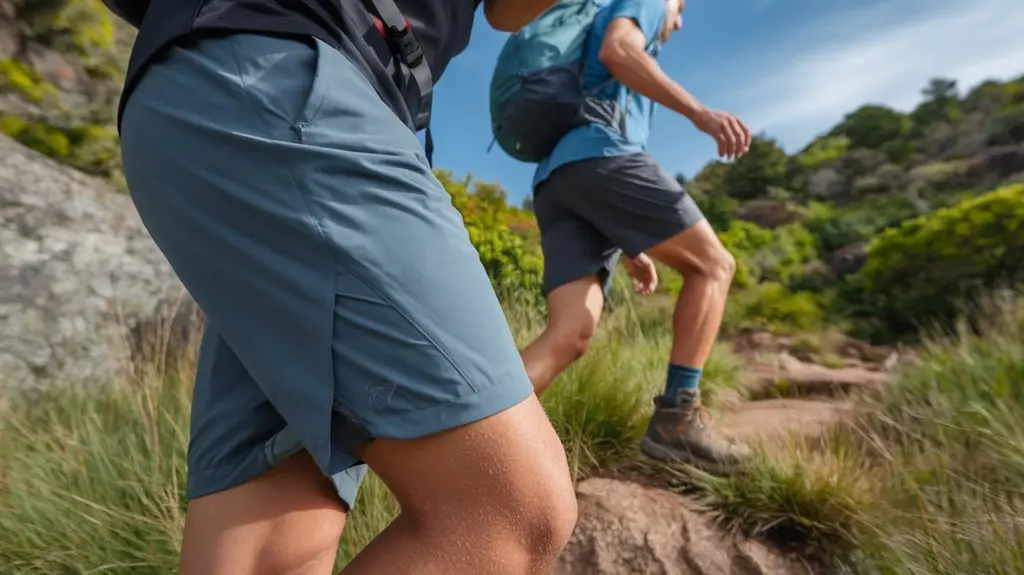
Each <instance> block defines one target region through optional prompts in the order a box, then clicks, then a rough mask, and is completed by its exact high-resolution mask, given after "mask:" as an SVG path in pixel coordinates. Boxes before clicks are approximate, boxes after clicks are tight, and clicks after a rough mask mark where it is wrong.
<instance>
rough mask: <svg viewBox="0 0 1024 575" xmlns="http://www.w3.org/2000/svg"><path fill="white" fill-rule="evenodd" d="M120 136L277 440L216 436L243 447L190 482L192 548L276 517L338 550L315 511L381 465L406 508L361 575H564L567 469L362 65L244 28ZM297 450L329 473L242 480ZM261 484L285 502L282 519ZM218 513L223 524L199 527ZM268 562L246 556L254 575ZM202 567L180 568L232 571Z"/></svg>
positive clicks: (146, 210)
mask: <svg viewBox="0 0 1024 575" xmlns="http://www.w3.org/2000/svg"><path fill="white" fill-rule="evenodd" d="M182 78H188V79H189V82H183V81H181V79H182ZM122 142H123V154H124V156H125V166H126V168H125V171H126V177H127V179H128V183H129V186H130V189H131V191H132V196H133V199H134V200H135V203H136V206H137V207H138V209H139V212H140V214H141V215H142V217H143V221H144V222H145V223H146V225H147V228H148V229H149V230H150V232H151V233H152V235H153V237H154V239H155V240H156V242H157V244H158V245H160V247H161V249H162V250H163V252H164V254H165V255H166V256H167V259H168V261H169V262H170V263H171V265H172V266H173V267H174V269H175V271H176V272H177V273H178V276H179V277H180V278H181V279H182V282H183V283H184V284H185V285H186V287H188V289H189V291H190V293H191V294H192V295H193V297H194V298H195V299H196V301H197V302H198V303H199V305H200V306H201V307H202V308H203V310H204V312H206V316H207V318H208V320H209V321H210V324H211V325H212V326H214V328H215V329H216V331H217V333H218V334H220V336H221V337H222V338H223V340H224V341H225V342H226V343H227V344H228V345H230V348H231V350H232V351H233V352H234V353H235V354H236V355H237V358H238V359H239V361H240V363H241V364H243V365H244V366H245V368H246V370H247V371H248V372H249V373H251V374H252V377H253V380H254V381H255V382H256V383H257V385H258V386H259V389H260V391H261V392H262V393H263V395H264V396H265V397H266V399H267V402H268V404H269V407H268V408H267V416H268V417H271V414H272V416H273V417H276V418H277V421H278V422H279V423H282V424H283V426H282V427H281V431H280V432H278V433H277V434H273V435H271V434H269V433H268V434H266V435H257V434H253V433H250V432H249V431H250V430H248V429H245V430H234V429H230V428H214V427H212V426H211V427H210V428H208V430H207V433H206V434H204V435H205V436H206V437H220V436H224V435H228V434H231V433H238V434H240V435H241V436H243V437H246V438H247V439H246V441H244V442H241V443H237V444H236V448H234V449H233V450H232V452H231V453H230V454H228V455H227V456H225V457H224V458H223V465H221V466H218V467H217V468H216V469H204V468H203V466H201V465H195V466H192V467H191V468H190V470H189V473H190V476H191V477H190V484H191V483H194V482H195V481H193V479H198V477H200V476H205V475H206V474H208V477H209V479H210V482H209V483H208V485H211V487H207V488H206V489H207V490H209V491H210V493H208V494H206V495H205V496H204V497H201V498H200V497H198V496H197V497H196V498H195V499H194V500H193V501H192V502H191V503H190V510H191V511H192V512H193V513H195V515H190V516H189V517H188V518H187V520H186V523H188V527H187V531H188V533H189V539H190V541H189V542H188V544H187V545H186V548H187V549H201V545H200V543H198V542H197V543H196V544H195V545H193V544H192V541H193V540H196V539H198V538H199V537H200V534H201V535H202V536H204V537H209V538H211V539H212V540H216V539H219V540H221V541H227V540H229V539H230V537H231V533H230V531H231V530H232V529H235V528H237V527H233V526H238V525H246V527H244V528H239V529H249V525H248V523H249V522H250V521H251V520H252V509H256V508H259V507H264V506H266V507H268V510H267V511H265V515H264V517H269V518H271V519H272V520H273V521H274V522H276V524H277V525H280V526H282V528H286V529H287V533H285V534H281V533H280V532H279V533H278V535H280V536H281V537H288V538H291V537H296V538H301V537H303V536H306V537H309V538H310V539H311V540H314V541H319V543H317V544H316V545H314V547H316V548H319V549H322V550H323V551H324V552H325V553H326V552H327V548H328V545H327V542H328V541H332V542H333V543H332V545H336V537H335V536H334V535H335V534H336V533H337V532H338V529H339V528H340V524H335V523H333V522H332V521H328V520H324V521H323V522H318V521H316V520H311V521H302V520H301V519H302V518H303V510H304V509H307V508H308V507H310V506H312V507H315V508H317V509H328V508H333V509H334V511H335V515H334V516H335V517H337V510H338V504H337V503H336V502H332V503H328V500H325V495H326V494H328V493H329V491H325V489H327V488H329V487H330V481H329V480H337V479H338V478H339V477H344V476H345V473H346V472H348V471H350V470H353V469H358V468H359V467H358V464H359V463H360V459H361V458H365V459H367V460H369V461H372V462H373V465H374V466H376V467H378V468H379V470H380V474H381V476H382V477H383V478H384V479H385V481H386V482H387V483H388V485H389V487H390V488H391V489H392V490H393V491H394V492H395V493H396V494H397V495H398V496H399V499H400V500H402V501H403V502H404V503H405V504H406V505H407V506H410V507H411V509H410V510H409V513H408V514H406V513H403V518H402V519H400V520H399V521H398V522H397V523H396V527H394V528H391V529H389V531H388V533H389V535H387V536H386V541H389V542H390V544H389V545H388V546H386V547H385V546H382V545H380V544H376V545H373V546H371V548H370V549H368V550H367V551H366V553H367V555H366V556H365V557H361V558H359V559H357V563H356V564H355V565H353V567H352V569H351V571H350V572H352V573H359V572H366V571H360V570H366V569H369V570H370V571H372V572H387V573H411V572H417V573H446V574H452V575H459V574H461V573H467V574H469V573H474V574H475V573H481V572H491V573H508V574H510V575H512V574H517V575H518V574H525V573H533V572H544V571H545V570H546V569H550V567H551V564H552V563H553V561H554V558H555V555H556V554H557V552H558V551H559V550H560V549H561V547H562V546H563V545H564V543H565V541H566V540H567V539H568V536H569V533H570V532H571V530H572V527H573V525H574V522H575V509H576V508H575V498H574V494H573V490H572V484H571V480H570V477H569V471H568V466H567V464H566V461H565V454H564V452H563V451H562V448H561V445H560V443H559V441H558V438H557V436H556V435H555V433H554V430H553V429H552V428H551V425H550V423H548V422H547V420H546V419H545V418H544V417H543V414H542V413H541V412H540V408H539V405H538V403H537V400H536V398H535V396H534V395H533V393H532V386H531V385H530V382H529V379H528V377H527V376H526V373H525V370H524V369H523V363H522V360H521V358H520V356H519V354H518V351H517V350H516V348H515V343H514V340H513V339H512V334H511V332H510V330H509V329H508V326H507V324H506V323H505V317H504V314H503V312H502V310H501V307H500V305H499V303H498V301H497V299H496V297H495V296H494V291H493V289H492V288H491V286H490V282H489V281H488V279H487V276H486V274H485V272H484V269H483V267H482V265H481V264H480V260H479V255H478V254H477V252H476V250H475V249H474V248H473V246H472V245H471V244H470V242H469V236H468V234H467V232H466V229H465V227H464V225H463V222H462V219H461V217H460V216H459V214H458V212H457V211H455V209H454V208H453V206H452V203H451V198H450V196H449V195H448V194H447V192H445V191H444V189H443V188H442V187H441V185H440V183H439V182H438V181H437V180H436V178H434V177H433V175H432V173H431V170H430V168H429V166H428V165H427V163H426V159H425V157H424V155H423V153H422V149H421V147H420V146H419V143H418V142H417V140H416V138H415V135H414V134H412V132H411V131H409V130H408V129H407V128H406V127H405V126H404V125H402V124H401V123H400V121H399V120H398V119H397V117H396V116H395V115H394V114H393V113H392V112H391V111H390V110H388V109H387V108H386V107H385V106H384V104H383V103H382V102H381V101H380V99H379V98H378V97H377V96H376V93H375V92H374V90H373V88H372V87H370V86H369V84H368V83H366V82H365V81H364V80H363V79H362V77H361V76H360V75H359V73H358V72H357V71H356V69H355V68H354V66H352V64H351V63H350V62H348V61H347V60H346V59H344V58H343V57H342V56H341V55H340V54H338V53H337V52H335V51H333V50H331V49H330V48H328V47H326V45H324V44H322V43H320V42H316V43H315V44H313V45H310V44H306V43H303V42H298V41H293V40H286V39H281V38H268V37H260V36H250V35H234V36H229V37H223V38H216V39H207V40H201V41H199V42H196V43H193V44H191V45H189V47H188V48H186V49H181V48H175V49H172V50H171V51H170V54H169V55H168V57H167V58H165V59H164V60H162V61H161V62H159V63H157V64H155V65H154V66H153V67H152V68H151V69H150V70H149V71H148V72H147V74H146V76H145V77H144V78H143V79H142V81H141V82H140V84H139V86H138V88H137V89H136V91H135V92H134V94H133V96H132V98H131V99H130V100H129V102H128V106H127V109H126V111H125V120H124V128H123V135H122ZM538 414H540V416H539V417H538ZM215 429H216V430H219V431H217V432H215V431H214V430H215ZM527 430H528V431H529V433H527ZM517 435H521V436H517ZM196 437H198V436H196ZM294 442H297V444H298V445H300V446H301V447H302V448H304V449H305V452H308V454H309V459H310V460H312V462H314V463H315V466H309V465H302V464H301V461H302V460H301V457H302V456H299V459H298V461H297V462H296V464H295V467H294V468H291V467H288V466H285V467H279V468H278V469H279V470H281V471H280V475H291V474H294V477H290V478H289V479H288V480H287V481H285V480H283V479H281V478H280V476H279V475H278V473H277V472H273V473H264V474H263V475H261V476H260V477H259V478H257V476H254V475H252V474H251V473H249V471H251V469H250V468H249V467H247V466H248V462H250V461H255V462H257V463H259V462H263V464H264V465H265V464H266V462H268V461H271V460H273V459H276V458H277V455H275V454H278V453H279V452H285V453H286V452H288V451H289V450H290V449H291V446H292V445H293V443H294ZM197 445H199V443H198V442H197V441H196V439H195V438H194V439H193V446H197ZM488 450H489V451H490V453H491V456H490V457H488V456H487V451H488ZM420 453H423V454H427V455H429V457H426V456H424V457H420V458H417V454H420ZM400 457H401V458H405V457H408V458H409V459H408V460H402V461H396V460H394V459H395V458H400ZM314 467H315V470H316V472H317V473H314V472H313V470H314ZM412 472H415V473H417V474H418V476H415V477H414V476H406V474H408V473H412ZM441 476H443V477H444V480H445V481H448V482H449V483H450V484H451V485H452V486H453V488H452V489H449V490H448V491H442V490H441V488H440V487H439V485H438V481H439V480H440V479H439V478H440V477H441ZM273 480H277V482H276V483H263V482H264V481H267V482H269V481H273ZM336 482H337V481H336ZM214 483H215V484H216V487H212V485H213V484H214ZM261 483H263V485H272V486H279V485H280V484H282V483H287V485H288V486H289V487H290V488H291V489H292V492H291V493H289V494H288V496H287V497H283V496H281V497H278V498H277V501H276V502H275V505H273V506H267V505H266V500H265V499H264V497H265V493H266V491H267V489H265V488H262V489H261V485H260V484H261ZM204 484H206V483H204ZM454 486H458V488H459V490H458V491H457V492H456V491H455V488H454ZM215 489H216V491H214V490H215ZM336 491H339V492H344V491H345V489H344V488H343V485H342V487H339V488H338V489H336ZM441 492H443V493H448V494H449V498H447V499H445V500H444V501H443V505H442V504H441V502H440V501H439V500H438V499H437V494H438V493H441ZM340 494H341V495H344V493H340ZM435 505H442V507H443V508H441V507H438V508H437V512H436V513H428V512H425V511H423V510H424V509H434V506H435ZM207 515H210V516H215V517H217V519H218V521H217V522H214V523H211V524H210V525H211V527H210V528H209V529H208V530H206V531H202V530H201V529H200V528H199V526H200V523H202V522H203V520H204V519H206V517H207ZM289 517H293V518H296V519H298V520H295V521H288V519H289ZM310 517H312V516H310ZM316 517H326V515H320V514H317V515H316ZM320 529H324V531H325V532H326V533H329V534H331V537H326V536H325V537H324V538H323V541H320V539H319V533H317V534H314V533H313V532H314V531H317V530H320ZM470 534H476V538H475V539H473V542H474V545H472V546H466V545H464V544H463V542H464V541H467V540H468V537H469V536H470ZM402 535H405V536H406V537H407V538H409V539H403V538H402V537H401V536H402ZM268 545H273V542H267V543H266V544H265V545H263V546H257V547H260V548H259V550H258V555H257V556H256V559H252V557H251V556H248V555H247V557H248V558H249V559H250V561H251V563H250V564H252V565H253V569H254V571H253V572H257V573H260V572H262V571H260V569H263V568H264V565H263V564H262V563H261V562H260V561H259V559H260V557H262V556H263V555H264V554H266V553H270V552H272V551H273V550H272V549H271V548H270V547H268ZM214 547H215V548H217V547H219V546H216V545H215V546H214ZM427 550H429V552H428V551H427ZM192 555H193V554H191V553H190V560H191V558H192ZM294 556H295V557H298V555H294ZM318 557H319V555H318ZM506 558H507V560H506ZM194 559H195V561H194V562H190V563H189V569H190V570H191V571H190V572H186V573H185V575H191V574H192V573H197V574H202V575H205V574H208V573H209V574H218V573H222V572H230V573H236V572H239V570H238V569H237V567H235V566H233V567H232V568H231V570H230V571H222V570H220V565H219V564H217V563H214V562H213V560H212V558H210V557H201V556H199V553H198V552H196V553H195V554H194ZM242 564H246V562H245V561H244V560H243V561H242ZM311 565H312V564H308V565H305V566H304V565H301V564H297V563H296V564H293V565H289V566H280V565H278V566H276V568H274V569H272V570H271V571H268V572H278V573H279V572H289V570H290V571H291V572H295V573H307V572H311V570H314V569H315V567H313V566H311Z"/></svg>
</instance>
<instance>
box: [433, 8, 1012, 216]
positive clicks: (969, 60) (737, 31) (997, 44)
mask: <svg viewBox="0 0 1024 575" xmlns="http://www.w3.org/2000/svg"><path fill="white" fill-rule="evenodd" d="M1022 30H1024V1H1022V0H967V1H964V0H960V1H954V0H688V4H687V7H686V10H685V11H684V13H683V29H682V30H681V31H680V32H678V33H676V34H675V36H673V38H672V39H671V40H670V41H669V42H668V44H666V45H665V47H664V48H663V49H662V53H661V57H660V62H661V65H662V67H663V68H664V69H665V70H666V71H667V72H668V73H669V74H670V75H671V76H672V77H673V78H675V79H676V80H677V81H678V82H680V83H681V84H682V85H683V86H684V87H686V88H687V89H688V90H690V91H691V92H693V93H694V94H695V95H696V96H697V97H698V98H700V99H701V100H702V101H703V102H704V103H705V104H707V105H709V106H712V107H715V108H720V109H726V110H729V111H732V112H734V113H736V114H739V115H740V117H742V118H743V119H744V121H746V122H747V124H748V125H749V126H750V128H751V130H753V131H754V132H764V133H767V134H768V135H770V136H773V137H775V138H777V139H778V140H779V141H780V142H781V143H782V144H783V146H784V147H785V148H786V149H787V150H788V151H790V152H792V151H794V150H796V149H799V148H800V147H802V146H803V145H804V144H806V143H807V142H808V141H809V140H810V139H811V138H813V137H814V136H815V135H816V134H819V133H821V132H823V131H825V130H827V129H829V128H830V127H831V126H832V125H834V124H835V123H836V122H837V121H839V120H840V119H841V118H842V116H843V115H844V114H845V113H847V112H849V111H852V110H853V109H854V108H856V107H857V106H859V105H861V104H863V103H867V102H872V103H882V104H888V105H890V106H893V107H895V108H898V109H908V108H910V107H912V106H914V105H915V104H916V103H917V101H918V100H919V93H920V89H921V88H922V87H923V86H924V84H925V82H927V80H928V79H929V78H931V77H934V76H940V75H941V76H946V77H952V78H955V79H957V80H958V81H959V82H960V85H961V86H962V87H965V88H966V87H969V86H972V85H974V84H976V83H978V82H980V81H981V80H983V79H986V78H997V79H1006V78H1011V77H1016V76H1017V75H1020V74H1021V73H1024V32H1022ZM504 40H505V35H504V34H502V33H498V32H495V31H493V30H491V29H490V28H489V27H488V26H487V24H486V22H485V20H484V18H483V17H482V15H478V18H477V19H476V25H475V27H474V31H473V39H472V41H471V43H470V45H469V48H467V49H466V51H465V52H464V53H463V54H462V55H460V56H458V57H457V58H456V59H455V60H453V61H452V63H451V64H450V65H449V68H448V70H447V72H446V73H445V75H444V77H443V78H441V80H440V82H439V83H438V86H437V92H436V97H435V100H434V117H433V128H434V141H435V145H436V151H435V156H434V165H435V166H436V167H438V168H442V169H448V170H452V171H453V172H454V173H455V174H456V175H457V176H462V175H464V174H466V173H467V172H468V173H472V175H473V176H474V178H476V179H478V180H484V181H488V182H497V183H499V184H501V185H502V186H503V187H504V188H505V189H506V190H508V193H509V201H510V203H516V204H518V203H519V202H520V201H521V200H522V198H523V196H524V195H525V194H528V193H529V191H530V188H529V186H530V180H531V178H532V175H533V166H532V165H530V164H524V163H520V162H517V161H515V160H513V159H511V158H510V157H508V156H507V155H505V154H504V153H503V152H502V151H501V149H500V148H498V147H497V146H495V147H494V148H493V149H492V150H491V152H490V153H488V152H487V147H488V145H489V144H490V142H491V134H490V127H489V117H488V111H487V95H488V83H489V81H490V74H491V70H492V67H493V65H494V62H495V59H496V58H497V55H498V52H499V51H500V50H501V46H502V44H503V43H504ZM650 152H651V153H652V154H653V155H654V156H655V157H656V158H657V159H658V160H659V161H661V162H662V163H663V165H664V166H665V167H666V169H668V170H669V171H670V172H672V173H676V172H682V173H684V174H686V175H688V176H692V175H693V174H695V173H696V172H697V171H698V170H699V169H700V168H701V166H703V165H704V164H705V163H706V162H708V161H709V160H711V159H713V158H714V154H715V147H714V144H713V142H712V141H711V140H710V139H709V138H707V137H706V136H704V135H703V134H701V133H699V132H697V131H696V130H694V128H693V127H692V126H691V125H690V124H689V122H688V121H687V120H686V119H685V118H682V117H679V116H677V115H676V114H674V113H672V112H670V111H669V110H666V109H659V110H658V111H657V112H656V115H655V125H654V129H653V131H652V135H651V141H650Z"/></svg>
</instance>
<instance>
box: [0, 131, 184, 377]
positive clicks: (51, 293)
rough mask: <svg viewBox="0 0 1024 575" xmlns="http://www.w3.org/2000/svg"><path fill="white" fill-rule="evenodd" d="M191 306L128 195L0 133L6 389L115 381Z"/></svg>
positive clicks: (0, 292) (0, 294)
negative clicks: (140, 352)
mask: <svg viewBox="0 0 1024 575" xmlns="http://www.w3.org/2000/svg"><path fill="white" fill-rule="evenodd" d="M192 313H194V306H193V305H192V304H191V300H190V299H188V298H187V296H186V295H185V292H184V289H183V288H182V286H181V284H180V283H178V281H177V280H176V279H175V277H174V274H173V273H172V271H171V269H170V266H169V265H168V264H167V262H166V260H165V259H164V258H163V255H162V254H161V253H160V252H159V251H158V250H157V248H156V245H155V244H154V243H153V241H152V240H151V239H150V237H149V235H148V234H147V233H146V230H145V228H144V227H143V226H142V224H141V222H140V221H139V219H138V216H137V215H136V212H135V209H134V207H133V206H132V205H131V201H130V200H129V198H128V197H127V196H125V195H124V194H120V193H116V192H114V191H112V190H111V189H109V188H108V187H107V186H106V185H105V184H103V183H102V182H100V181H98V180H96V179H94V178H90V177H88V176H85V175H82V174H80V173H78V172H76V171H74V170H71V169H69V168H67V167H64V166H61V165H59V164H57V163H56V162H54V161H52V160H50V159H48V158H46V157H44V156H42V155H41V154H38V153H36V152H33V151H31V150H29V149H27V148H25V147H23V146H21V145H19V144H17V143H15V142H13V141H11V140H9V139H7V138H6V137H3V136H0V393H3V392H4V391H10V390H11V389H16V390H17V389H21V390H24V389H34V388H39V387H40V386H43V385H48V384H61V383H63V384H78V383H81V382H99V383H105V382H110V381H113V380H114V379H116V377H117V375H118V374H119V373H120V372H121V370H122V369H124V368H125V367H126V365H127V364H129V363H130V361H131V359H132V357H133V354H134V353H137V352H138V351H139V350H140V349H141V346H142V345H143V344H145V343H146V342H147V338H154V337H163V338H167V339H170V340H173V339H174V338H175V337H176V335H175V334H179V333H181V332H180V331H179V329H183V326H184V325H185V324H184V323H182V322H165V321H164V320H166V319H167V318H176V319H178V320H185V319H187V317H188V316H189V315H190V314H192ZM164 328H167V329H166V330H165V329H164ZM158 332H159V333H158Z"/></svg>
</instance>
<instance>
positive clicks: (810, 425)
mask: <svg viewBox="0 0 1024 575" xmlns="http://www.w3.org/2000/svg"><path fill="white" fill-rule="evenodd" d="M887 379H888V373H886V371H884V370H883V368H882V366H880V365H879V364H873V363H864V362H856V360H852V361H849V362H847V364H846V365H845V366H844V367H839V368H829V367H825V366H822V365H817V364H813V363H808V362H805V361H801V360H799V359H797V358H795V357H793V356H791V355H789V353H787V352H786V351H783V352H781V353H779V354H777V355H773V356H770V360H769V361H767V362H765V361H762V362H755V361H752V362H751V363H749V364H748V367H747V371H746V377H745V381H744V382H743V386H742V388H741V389H740V390H738V391H737V392H735V393H734V394H732V396H729V395H727V396H726V397H725V398H723V401H721V402H720V407H719V409H718V410H717V411H718V412H719V414H718V420H717V424H718V425H717V428H718V429H719V430H720V431H721V432H722V433H724V434H726V435H730V436H732V437H735V438H737V439H742V440H744V441H748V442H753V443H758V442H761V443H766V444H769V445H770V444H774V443H777V442H779V441H782V440H784V439H785V438H787V437H788V436H789V435H790V434H791V433H796V434H799V435H801V436H804V437H815V436H820V435H821V434H823V433H825V432H827V431H828V429H829V428H831V427H832V426H833V425H835V424H836V423H839V422H841V421H843V420H844V419H845V418H847V417H849V416H851V415H853V414H854V413H855V405H856V400H857V399H858V398H861V397H863V396H865V395H872V394H877V393H878V392H880V391H881V390H882V387H883V386H884V385H885V382H886V380H887Z"/></svg>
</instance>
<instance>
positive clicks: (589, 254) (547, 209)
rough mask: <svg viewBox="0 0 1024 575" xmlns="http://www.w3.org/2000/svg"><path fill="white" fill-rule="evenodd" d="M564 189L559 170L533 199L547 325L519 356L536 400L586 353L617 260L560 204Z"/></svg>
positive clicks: (606, 245)
mask: <svg viewBox="0 0 1024 575" xmlns="http://www.w3.org/2000/svg"><path fill="white" fill-rule="evenodd" d="M568 187H571V183H570V182H566V181H564V178H563V169H558V170H555V171H554V173H552V174H551V176H550V177H549V178H548V179H547V180H546V181H545V182H544V183H542V184H541V185H540V186H539V187H538V189H537V190H536V192H535V193H534V203H533V209H534V213H535V214H536V216H537V226H538V228H539V229H540V233H541V236H540V242H541V249H542V250H543V252H544V292H545V293H546V294H547V303H548V323H547V326H546V327H545V329H544V332H543V333H541V335H540V336H539V337H538V338H537V339H536V340H534V341H533V342H532V343H530V345H528V346H527V347H526V348H525V349H523V351H522V356H523V363H525V364H526V372H527V373H528V374H529V375H530V381H532V382H533V388H534V391H535V393H536V394H537V395H540V394H542V393H544V391H545V390H547V388H548V387H549V386H550V385H551V383H552V382H553V381H554V380H555V378H556V377H558V375H559V374H561V373H562V372H563V371H565V370H566V368H568V367H569V366H570V365H572V363H573V362H574V361H576V360H577V359H579V358H580V356H582V355H583V353H584V352H585V351H586V350H587V346H588V345H589V344H590V338H591V337H592V336H593V335H594V330H595V329H596V328H597V322H598V320H599V319H600V318H601V310H602V309H603V308H604V300H605V297H606V296H607V292H608V288H609V287H610V285H611V275H612V273H613V272H614V270H615V263H616V262H617V260H618V257H619V250H618V249H617V248H616V247H615V246H614V245H612V243H611V241H610V240H609V239H608V238H607V237H605V236H604V235H603V234H601V232H599V231H598V230H597V229H596V228H594V226H592V225H590V224H589V223H588V222H586V221H585V220H583V219H582V218H580V217H579V216H578V215H577V214H575V213H573V212H572V211H571V210H569V209H567V208H566V207H565V206H564V205H563V204H562V202H561V200H560V198H561V197H562V195H563V193H564V191H565V190H563V188H568Z"/></svg>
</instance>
